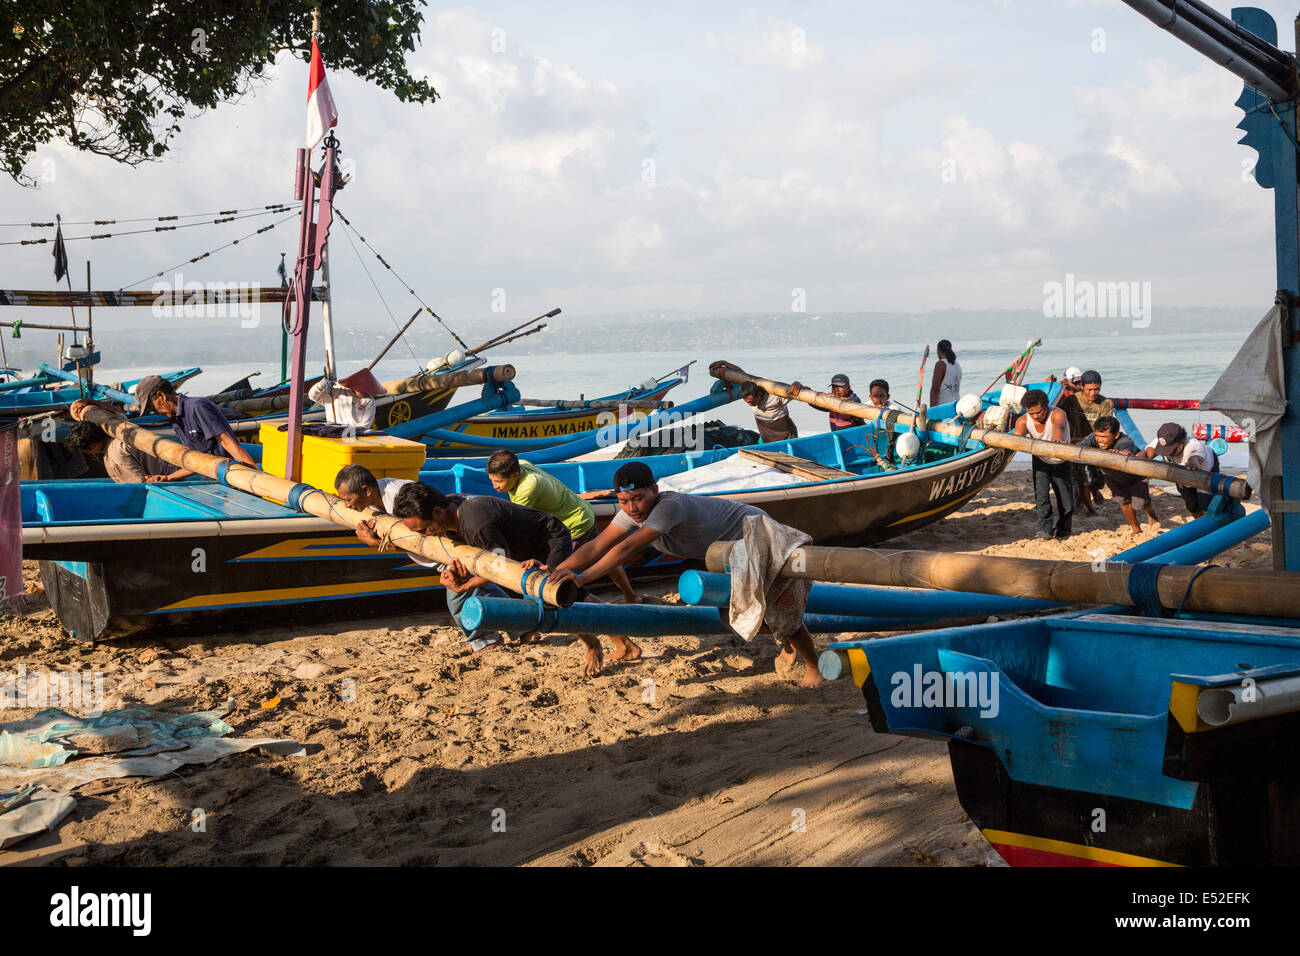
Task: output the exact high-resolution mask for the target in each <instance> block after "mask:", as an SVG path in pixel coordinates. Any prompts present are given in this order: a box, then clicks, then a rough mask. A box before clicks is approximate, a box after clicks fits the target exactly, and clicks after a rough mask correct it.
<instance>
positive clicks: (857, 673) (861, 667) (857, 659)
mask: <svg viewBox="0 0 1300 956" xmlns="http://www.w3.org/2000/svg"><path fill="white" fill-rule="evenodd" d="M849 667H850V668H851V669H852V670H853V683H855V684H857V685H858V686H859V687H862V686H863V685H864V684H866V682H867V678H868V677H869V676H870V675H871V665H870V664H869V663H868V662H867V655H866V654H864V653H863V652H862V648H860V647H850V648H849Z"/></svg>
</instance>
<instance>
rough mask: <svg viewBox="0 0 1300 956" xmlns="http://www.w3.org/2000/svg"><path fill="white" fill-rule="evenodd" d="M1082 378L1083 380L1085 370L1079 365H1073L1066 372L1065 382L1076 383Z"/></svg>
mask: <svg viewBox="0 0 1300 956" xmlns="http://www.w3.org/2000/svg"><path fill="white" fill-rule="evenodd" d="M1081 378H1083V369H1081V368H1079V367H1078V366H1077V365H1071V366H1070V367H1069V368H1067V369H1066V370H1065V380H1066V381H1067V382H1075V381H1078V380H1079V379H1081Z"/></svg>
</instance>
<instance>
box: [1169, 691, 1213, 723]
mask: <svg viewBox="0 0 1300 956" xmlns="http://www.w3.org/2000/svg"><path fill="white" fill-rule="evenodd" d="M1203 689H1204V688H1202V687H1199V686H1197V685H1196V684H1187V683H1184V682H1183V681H1178V680H1176V681H1172V682H1171V686H1170V688H1169V713H1171V714H1173V715H1174V720H1176V721H1178V726H1179V727H1181V728H1183V733H1185V734H1194V733H1196V732H1197V731H1201V730H1209V729H1210V726H1209V724H1207V723H1205V722H1204V721H1202V720H1201V718H1200V715H1198V714H1197V713H1196V698H1197V697H1199V696H1200V695H1201V691H1202V690H1203Z"/></svg>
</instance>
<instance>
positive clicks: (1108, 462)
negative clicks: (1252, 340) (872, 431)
mask: <svg viewBox="0 0 1300 956" xmlns="http://www.w3.org/2000/svg"><path fill="white" fill-rule="evenodd" d="M709 374H710V375H712V376H713V377H714V378H720V379H722V380H724V381H727V382H734V383H736V384H740V383H742V382H753V383H754V384H755V385H757V386H758V387H759V388H761V389H764V390H765V391H767V392H770V393H771V394H773V395H776V396H778V397H780V398H793V399H798V400H799V401H801V402H806V403H808V404H809V405H813V406H815V407H817V408H824V409H827V410H828V411H833V412H841V413H843V414H845V415H851V416H853V417H854V418H863V419H866V420H867V421H874V420H875V419H877V418H880V417H881V415H882V414H883V413H884V411H885V410H884V409H880V408H877V407H876V406H875V405H864V404H862V403H861V402H851V401H849V400H848V399H845V398H836V397H835V396H834V395H828V394H826V393H825V392H817V391H813V390H812V389H811V388H803V389H800V390H799V391H798V392H797V393H796V392H794V391H792V390H791V388H790V386H789V385H787V384H786V383H785V382H776V381H772V380H770V379H766V378H757V377H755V376H753V375H750V374H749V373H748V372H744V371H736V370H734V369H729V368H725V367H723V366H720V365H718V364H717V363H714V364H713V365H711V366H709ZM916 421H917V417H916V416H913V415H908V414H906V413H904V412H900V413H899V415H898V422H899V424H901V425H907V426H911V425H913V424H915V423H916ZM921 427H922V429H924V430H928V431H932V432H935V433H937V434H940V435H951V436H952V437H954V438H961V437H963V436H965V437H967V438H968V439H969V440H970V441H977V442H981V443H982V444H984V445H987V446H989V447H991V448H1005V449H1007V450H1008V451H1023V452H1025V453H1026V454H1029V455H1038V456H1042V457H1047V458H1063V459H1065V460H1066V461H1076V462H1079V463H1080V464H1084V465H1097V466H1099V467H1101V468H1109V469H1110V470H1111V471H1122V472H1124V473H1126V474H1129V475H1139V476H1141V477H1143V478H1156V479H1159V480H1161V481H1168V482H1172V483H1173V484H1175V485H1187V486H1189V487H1192V488H1199V489H1200V490H1202V491H1206V492H1209V493H1210V494H1222V495H1227V496H1228V497H1229V498H1240V499H1242V500H1243V501H1244V500H1247V499H1249V498H1250V496H1251V487H1250V485H1249V484H1248V483H1247V482H1246V480H1245V479H1244V478H1233V477H1231V476H1230V475H1220V474H1210V473H1209V472H1206V471H1194V470H1193V469H1191V468H1181V467H1179V466H1178V465H1171V464H1169V463H1168V462H1161V461H1156V460H1155V459H1152V458H1137V457H1135V456H1129V455H1120V454H1116V453H1115V452H1110V451H1102V450H1101V449H1099V448H1083V447H1081V446H1079V445H1067V444H1064V443H1062V442H1054V441H1044V440H1043V439H1041V438H1030V437H1029V436H1027V435H1013V434H1011V433H1010V432H1001V431H995V430H994V429H991V428H971V429H970V432H969V434H967V432H966V429H965V428H964V427H963V426H961V425H954V424H951V423H950V422H936V421H931V422H927V423H926V424H924V425H922V426H921Z"/></svg>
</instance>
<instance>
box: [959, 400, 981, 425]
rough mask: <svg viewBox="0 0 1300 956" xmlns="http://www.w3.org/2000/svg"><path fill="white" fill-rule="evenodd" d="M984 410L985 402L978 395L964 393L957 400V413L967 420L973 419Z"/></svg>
mask: <svg viewBox="0 0 1300 956" xmlns="http://www.w3.org/2000/svg"><path fill="white" fill-rule="evenodd" d="M983 410H984V403H983V402H981V401H980V397H979V396H978V395H973V394H972V395H963V396H962V397H961V398H960V399H959V400H958V401H957V414H958V415H959V416H960V417H962V418H964V419H966V420H967V421H973V420H974V419H975V417H976V416H977V415H979V413H980V412H981V411H983Z"/></svg>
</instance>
